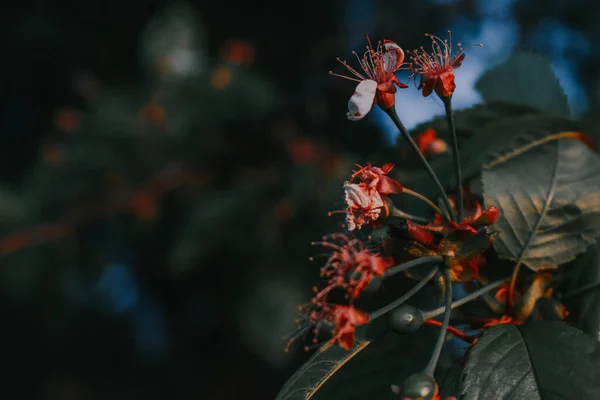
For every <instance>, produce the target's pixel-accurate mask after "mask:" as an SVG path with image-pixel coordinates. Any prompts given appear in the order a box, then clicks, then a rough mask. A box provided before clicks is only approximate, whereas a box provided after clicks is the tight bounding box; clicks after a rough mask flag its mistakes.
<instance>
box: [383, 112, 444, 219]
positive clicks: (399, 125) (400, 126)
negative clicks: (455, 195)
mask: <svg viewBox="0 0 600 400" xmlns="http://www.w3.org/2000/svg"><path fill="white" fill-rule="evenodd" d="M383 111H385V112H386V114H387V115H388V116H389V117H390V119H391V120H392V121H393V122H394V125H396V127H397V128H398V130H400V132H401V133H402V135H404V137H405V138H406V139H407V140H408V143H409V144H410V147H411V148H412V149H413V151H414V152H415V153H416V154H417V156H418V157H419V158H420V159H421V162H422V163H423V166H424V167H425V169H426V170H427V173H428V174H429V176H430V177H431V179H432V180H433V182H434V183H435V185H436V186H437V188H438V191H439V192H440V196H441V197H442V201H443V202H444V205H445V206H446V209H447V210H448V212H449V213H450V219H451V220H452V221H456V215H455V213H454V209H453V207H452V205H451V204H450V200H449V199H448V195H447V194H446V191H445V190H444V186H442V183H441V182H440V180H439V179H438V177H437V175H436V173H435V171H434V170H433V168H431V165H430V164H429V162H428V161H427V159H426V158H425V156H424V155H423V153H421V150H419V146H418V145H417V143H415V141H414V139H413V138H412V136H410V133H409V132H408V130H407V129H406V127H405V126H404V124H403V123H402V121H401V120H400V117H398V113H397V112H396V109H395V108H394V107H389V108H384V109H383Z"/></svg>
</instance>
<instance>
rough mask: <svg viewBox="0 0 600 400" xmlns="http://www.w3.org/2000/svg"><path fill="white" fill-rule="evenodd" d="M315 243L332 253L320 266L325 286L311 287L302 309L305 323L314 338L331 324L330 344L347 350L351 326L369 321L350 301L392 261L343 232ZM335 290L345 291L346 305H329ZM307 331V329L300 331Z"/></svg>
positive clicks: (352, 338)
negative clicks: (324, 324) (330, 297)
mask: <svg viewBox="0 0 600 400" xmlns="http://www.w3.org/2000/svg"><path fill="white" fill-rule="evenodd" d="M314 244H318V245H321V246H323V247H324V248H326V249H330V250H332V254H331V255H330V256H328V259H327V261H326V262H325V264H324V265H323V267H321V277H323V278H325V279H326V284H325V286H324V287H323V288H322V289H319V288H317V287H314V288H313V291H314V292H315V295H314V297H313V299H312V300H311V302H310V304H308V305H307V306H305V307H304V308H303V312H304V315H305V320H304V322H307V323H308V325H312V326H313V332H314V334H315V341H317V339H316V337H317V336H318V333H319V328H320V327H321V325H322V324H323V323H327V324H334V331H333V337H332V338H331V339H330V343H332V344H333V343H335V342H336V341H337V342H338V343H339V344H340V345H341V346H342V347H343V348H345V349H350V348H351V347H352V345H353V343H354V327H355V326H357V325H362V324H366V323H367V322H368V321H369V316H368V314H366V313H364V312H363V311H360V310H358V309H356V308H355V307H354V305H353V303H354V301H355V300H356V299H357V298H358V297H360V295H361V292H362V291H363V290H364V289H365V288H366V287H367V285H368V284H369V282H370V281H371V280H372V279H373V278H374V277H375V276H383V274H384V273H385V271H386V270H387V269H388V268H389V267H391V266H392V265H393V264H394V260H393V259H392V258H391V257H380V256H379V255H378V254H376V253H373V252H371V251H370V250H369V249H367V248H366V246H365V245H364V243H363V242H361V241H360V240H358V239H356V238H351V237H348V236H346V235H343V234H334V235H329V236H326V237H324V238H323V241H322V242H316V243H314ZM334 291H339V292H341V293H344V294H345V298H346V299H348V303H349V304H348V305H334V304H332V303H331V302H330V300H329V296H330V294H331V293H332V292H334ZM306 330H308V328H307V329H300V330H299V331H300V332H303V331H306ZM296 337H297V335H296V336H294V338H293V339H292V340H291V341H293V340H294V339H295V338H296Z"/></svg>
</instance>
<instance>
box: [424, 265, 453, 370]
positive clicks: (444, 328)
mask: <svg viewBox="0 0 600 400" xmlns="http://www.w3.org/2000/svg"><path fill="white" fill-rule="evenodd" d="M442 272H443V273H444V280H445V281H446V304H452V280H451V278H450V269H448V267H444V268H443V271H442ZM451 311H452V308H451V307H446V310H445V311H444V320H443V322H442V327H441V331H440V335H439V336H438V340H437V343H436V344H435V348H434V349H433V354H432V355H431V358H430V359H429V363H428V364H427V367H425V373H426V374H429V375H431V376H433V371H434V370H435V366H436V365H437V362H438V360H439V358H440V354H441V353H442V347H443V346H444V340H446V334H447V330H448V326H449V325H450V314H451ZM428 319H429V318H428Z"/></svg>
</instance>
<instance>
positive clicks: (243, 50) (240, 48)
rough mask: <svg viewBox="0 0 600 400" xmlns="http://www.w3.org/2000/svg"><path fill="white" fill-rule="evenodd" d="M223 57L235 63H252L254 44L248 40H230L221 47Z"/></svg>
mask: <svg viewBox="0 0 600 400" xmlns="http://www.w3.org/2000/svg"><path fill="white" fill-rule="evenodd" d="M221 57H222V58H223V60H225V61H227V62H230V63H233V64H250V63H251V62H252V61H254V46H253V45H252V44H251V43H250V42H248V41H246V40H230V41H228V42H226V43H225V44H224V45H223V46H222V47H221Z"/></svg>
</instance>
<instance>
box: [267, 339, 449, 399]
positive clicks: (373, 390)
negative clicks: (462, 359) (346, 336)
mask: <svg viewBox="0 0 600 400" xmlns="http://www.w3.org/2000/svg"><path fill="white" fill-rule="evenodd" d="M436 333H437V330H435V329H421V330H419V331H418V332H415V333H412V334H407V335H397V334H394V333H387V334H385V335H383V336H381V337H379V338H377V339H376V340H373V341H356V343H355V344H354V347H353V348H352V349H351V350H350V351H345V350H343V349H342V348H340V347H339V346H331V347H328V348H327V350H325V351H323V352H321V353H317V354H315V355H313V356H312V357H311V358H310V359H309V360H308V361H307V362H306V363H305V364H304V365H303V366H302V367H301V368H300V369H299V370H298V371H297V372H296V373H295V374H294V375H293V376H292V377H291V378H290V379H289V380H288V382H287V383H286V384H285V385H284V387H283V389H281V391H280V392H279V395H278V396H277V398H276V400H307V399H312V400H318V399H323V400H325V399H344V400H353V399H356V400H359V399H360V400H364V399H365V398H373V399H385V398H393V396H392V392H391V390H390V385H391V384H402V382H403V381H404V380H405V379H406V378H407V377H408V376H409V375H410V374H412V373H414V372H418V371H419V370H420V369H422V368H424V367H425V365H426V364H427V361H428V358H429V356H430V355H431V351H432V349H433V346H434V343H435V340H436ZM446 356H447V354H446ZM446 363H447V361H446ZM390 396H391V397H390Z"/></svg>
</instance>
